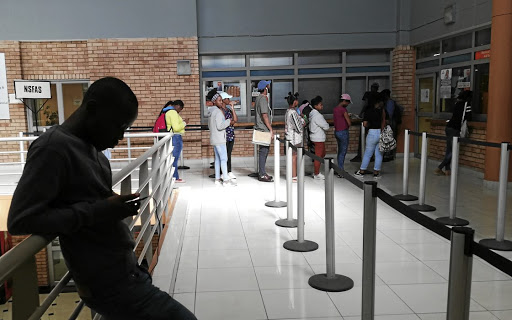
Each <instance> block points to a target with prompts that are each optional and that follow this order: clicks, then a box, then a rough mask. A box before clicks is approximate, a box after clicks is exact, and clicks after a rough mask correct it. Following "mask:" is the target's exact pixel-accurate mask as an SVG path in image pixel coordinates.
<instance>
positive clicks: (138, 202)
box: [125, 197, 148, 204]
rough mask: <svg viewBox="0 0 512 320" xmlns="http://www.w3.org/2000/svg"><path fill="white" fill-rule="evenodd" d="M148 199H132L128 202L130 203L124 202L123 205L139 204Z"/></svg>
mask: <svg viewBox="0 0 512 320" xmlns="http://www.w3.org/2000/svg"><path fill="white" fill-rule="evenodd" d="M147 198H148V197H144V198H138V199H133V200H130V201H126V202H125V203H126V204H140V202H141V201H142V200H145V199H147Z"/></svg>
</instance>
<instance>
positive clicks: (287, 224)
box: [276, 219, 299, 228]
mask: <svg viewBox="0 0 512 320" xmlns="http://www.w3.org/2000/svg"><path fill="white" fill-rule="evenodd" d="M298 225H299V223H298V222H297V219H292V220H288V219H281V220H277V221H276V226H279V227H283V228H297V226H298Z"/></svg>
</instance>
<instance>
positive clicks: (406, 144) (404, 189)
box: [394, 129, 418, 201]
mask: <svg viewBox="0 0 512 320" xmlns="http://www.w3.org/2000/svg"><path fill="white" fill-rule="evenodd" d="M394 198H395V199H397V200H402V201H415V200H418V197H416V196H413V195H410V194H409V130H407V129H405V134H404V174H403V184H402V194H397V195H396V196H394Z"/></svg>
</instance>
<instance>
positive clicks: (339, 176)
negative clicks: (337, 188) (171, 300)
mask: <svg viewBox="0 0 512 320" xmlns="http://www.w3.org/2000/svg"><path fill="white" fill-rule="evenodd" d="M336 176H337V177H338V178H340V179H343V178H345V177H344V176H343V175H342V174H339V173H338V174H337V175H336Z"/></svg>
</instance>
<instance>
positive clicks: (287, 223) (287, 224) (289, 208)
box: [276, 140, 297, 228]
mask: <svg viewBox="0 0 512 320" xmlns="http://www.w3.org/2000/svg"><path fill="white" fill-rule="evenodd" d="M285 148H286V216H287V217H286V219H280V220H277V221H276V225H277V226H280V227H284V228H295V227H297V219H293V185H292V178H293V177H292V165H293V162H292V156H293V154H292V152H293V150H292V146H291V143H290V141H288V140H286V143H285Z"/></svg>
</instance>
